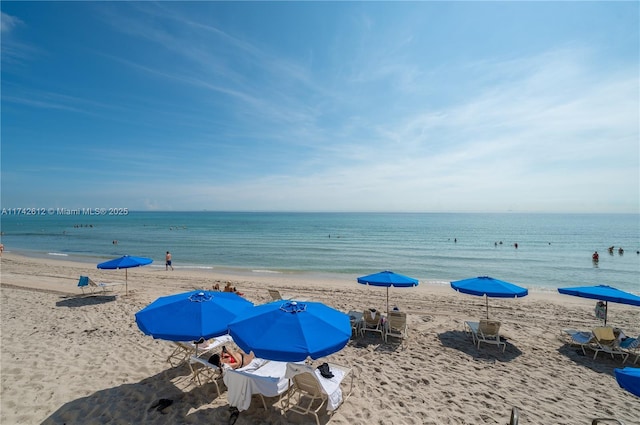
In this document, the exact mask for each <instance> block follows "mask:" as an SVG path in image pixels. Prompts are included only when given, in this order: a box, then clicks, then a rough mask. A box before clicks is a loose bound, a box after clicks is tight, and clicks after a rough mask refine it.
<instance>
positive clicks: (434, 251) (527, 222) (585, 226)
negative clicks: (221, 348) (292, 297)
mask: <svg viewBox="0 0 640 425" xmlns="http://www.w3.org/2000/svg"><path fill="white" fill-rule="evenodd" d="M2 233H3V236H2V242H3V243H4V245H5V249H6V250H9V251H14V252H20V253H23V254H27V255H45V256H48V257H51V258H56V257H68V258H70V259H74V260H81V261H89V262H93V261H96V262H97V261H103V260H105V259H109V258H112V257H116V256H120V255H123V254H130V255H137V256H145V257H150V258H153V259H154V264H153V266H155V267H164V253H165V252H166V251H167V250H169V251H171V253H172V255H173V260H174V266H175V267H177V268H180V267H202V268H211V269H213V270H215V269H224V270H239V271H255V272H260V273H287V272H314V273H331V274H338V275H345V276H348V278H353V277H354V276H360V275H364V274H369V273H374V272H377V271H381V270H385V269H388V270H393V271H395V272H397V273H402V274H406V275H409V276H412V277H415V278H418V279H420V280H421V281H438V282H448V281H451V280H458V279H464V278H468V277H473V276H480V275H489V276H492V277H494V278H497V279H502V280H507V281H510V282H513V283H516V284H519V285H522V286H526V287H528V288H530V289H536V288H538V289H554V288H557V287H561V286H571V285H583V284H584V285H592V284H609V285H612V286H616V287H618V288H620V289H624V290H628V291H632V292H635V293H639V292H640V255H638V254H636V251H638V250H640V218H639V216H638V215H632V214H620V215H617V214H616V215H607V214H417V213H416V214H376V213H370V214H367V213H242V212H238V213H233V212H225V213H221V212H130V213H128V215H124V216H108V215H105V216H102V215H47V216H24V215H3V216H2ZM114 240H117V241H118V243H117V244H113V241H114ZM500 242H502V244H500ZM514 243H518V248H517V249H516V248H515V247H514ZM609 246H615V251H614V253H613V254H612V255H611V254H609V253H608V251H607V247H609ZM618 247H623V248H624V250H625V251H624V254H623V255H620V254H618ZM596 250H597V251H598V252H599V253H600V261H599V263H598V264H597V265H594V264H593V263H592V261H591V254H592V253H593V252H594V251H596Z"/></svg>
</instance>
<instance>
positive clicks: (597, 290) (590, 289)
mask: <svg viewBox="0 0 640 425" xmlns="http://www.w3.org/2000/svg"><path fill="white" fill-rule="evenodd" d="M558 292H560V293H561V294H565V295H573V296H574V297H582V298H591V299H594V300H599V301H604V302H605V309H604V324H605V325H606V324H607V310H608V308H609V301H611V302H612V303H619V304H629V305H636V306H640V297H639V296H637V295H634V294H632V293H630V292H625V291H622V290H620V289H616V288H613V287H611V286H607V285H594V286H576V287H571V288H558Z"/></svg>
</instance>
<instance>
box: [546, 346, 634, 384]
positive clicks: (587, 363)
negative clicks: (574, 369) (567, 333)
mask: <svg viewBox="0 0 640 425" xmlns="http://www.w3.org/2000/svg"><path fill="white" fill-rule="evenodd" d="M586 352H587V353H586V355H585V354H584V353H583V352H582V349H581V348H580V347H574V346H571V345H570V344H565V345H563V346H561V347H560V348H558V353H560V354H562V355H563V356H565V357H566V358H568V359H569V360H571V361H572V362H574V363H576V364H578V365H580V366H584V367H587V368H589V369H591V370H593V371H594V372H598V373H604V374H607V375H611V376H614V377H615V372H614V369H615V368H623V367H624V366H628V365H629V362H628V361H627V362H626V363H625V364H622V358H621V357H620V356H619V355H616V356H615V358H613V359H612V358H611V355H610V354H608V353H602V352H601V353H598V356H597V357H596V358H595V360H594V358H593V355H594V351H592V350H586ZM632 363H633V362H632Z"/></svg>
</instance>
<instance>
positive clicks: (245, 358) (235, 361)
mask: <svg viewBox="0 0 640 425" xmlns="http://www.w3.org/2000/svg"><path fill="white" fill-rule="evenodd" d="M255 358H256V356H255V354H253V351H252V352H250V353H249V354H247V353H245V352H244V351H242V350H240V351H229V350H227V347H224V346H223V347H222V353H221V354H214V355H212V356H211V357H210V358H209V363H211V364H213V365H215V366H218V367H219V368H220V369H222V364H225V365H227V366H229V367H230V368H232V369H240V368H241V367H245V366H247V365H248V364H249V363H251V362H252V361H253V360H254V359H255Z"/></svg>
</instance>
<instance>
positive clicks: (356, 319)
mask: <svg viewBox="0 0 640 425" xmlns="http://www.w3.org/2000/svg"><path fill="white" fill-rule="evenodd" d="M347 314H348V315H349V322H350V323H351V335H353V336H356V337H357V336H358V335H360V327H361V326H362V317H363V314H362V312H361V311H355V310H351V311H349V313H347Z"/></svg>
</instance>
